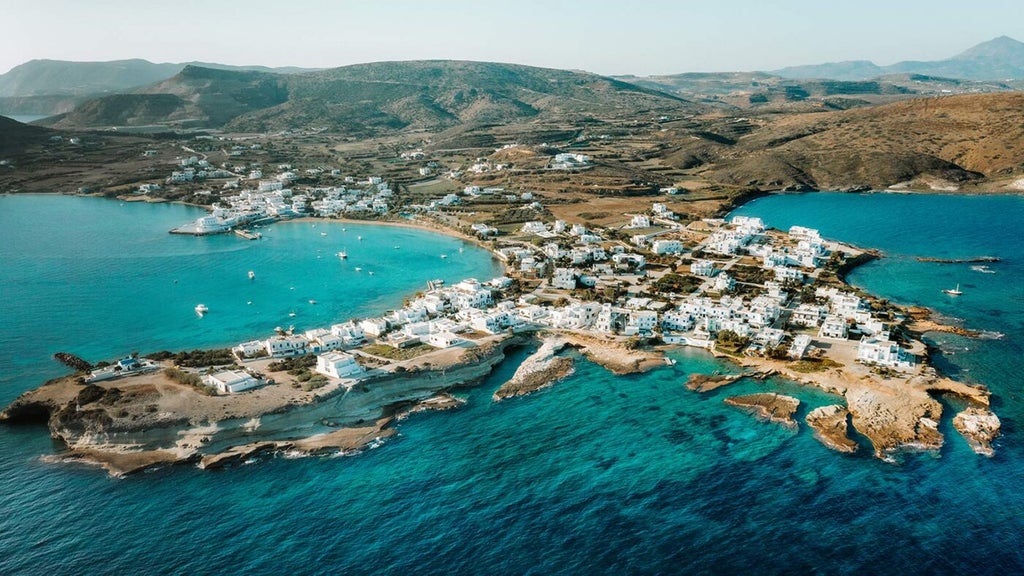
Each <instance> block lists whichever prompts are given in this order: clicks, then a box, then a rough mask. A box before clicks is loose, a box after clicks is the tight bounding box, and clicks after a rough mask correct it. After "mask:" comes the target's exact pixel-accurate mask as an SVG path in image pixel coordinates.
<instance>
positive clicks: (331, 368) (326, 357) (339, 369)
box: [316, 352, 363, 378]
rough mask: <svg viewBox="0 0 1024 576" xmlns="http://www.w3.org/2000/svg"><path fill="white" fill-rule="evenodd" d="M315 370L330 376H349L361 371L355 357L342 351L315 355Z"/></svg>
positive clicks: (361, 368)
mask: <svg viewBox="0 0 1024 576" xmlns="http://www.w3.org/2000/svg"><path fill="white" fill-rule="evenodd" d="M316 371H317V372H319V373H320V374H323V375H324V376H330V377H331V378H350V377H352V376H354V375H356V374H360V373H362V372H363V367H362V366H360V365H359V363H358V362H356V359H355V357H353V356H352V355H351V354H346V353H344V352H328V353H327V354H321V355H320V356H317V357H316Z"/></svg>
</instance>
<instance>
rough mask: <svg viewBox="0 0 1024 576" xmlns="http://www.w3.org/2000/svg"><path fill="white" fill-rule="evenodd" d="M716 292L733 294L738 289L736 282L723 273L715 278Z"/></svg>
mask: <svg viewBox="0 0 1024 576" xmlns="http://www.w3.org/2000/svg"><path fill="white" fill-rule="evenodd" d="M714 288H715V291H716V292H731V291H732V290H733V289H734V288H736V281H735V280H733V278H732V276H729V274H728V273H727V272H722V273H721V274H719V275H718V276H717V277H716V278H715V286H714Z"/></svg>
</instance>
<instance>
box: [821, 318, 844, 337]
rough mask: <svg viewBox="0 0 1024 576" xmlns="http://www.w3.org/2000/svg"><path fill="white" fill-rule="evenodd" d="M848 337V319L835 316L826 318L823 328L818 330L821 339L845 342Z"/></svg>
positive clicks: (822, 324) (822, 323)
mask: <svg viewBox="0 0 1024 576" xmlns="http://www.w3.org/2000/svg"><path fill="white" fill-rule="evenodd" d="M848 336H849V326H848V325H847V324H846V319H845V318H843V317H842V316H837V315H835V314H829V315H828V316H826V317H825V319H824V320H823V321H822V322H821V328H818V337H819V338H832V339H835V340H845V339H846V338H847V337H848Z"/></svg>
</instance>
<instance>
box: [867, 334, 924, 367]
mask: <svg viewBox="0 0 1024 576" xmlns="http://www.w3.org/2000/svg"><path fill="white" fill-rule="evenodd" d="M857 360H860V361H861V362H864V363H866V364H875V365H877V366H886V367H889V368H911V367H913V366H914V361H915V358H914V355H913V354H910V353H909V352H907V351H906V350H904V349H903V348H901V347H900V346H899V344H897V343H896V342H893V341H892V340H882V339H880V338H875V337H871V336H864V337H863V338H861V340H860V344H858V345H857Z"/></svg>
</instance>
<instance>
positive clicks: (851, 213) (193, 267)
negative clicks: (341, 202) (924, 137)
mask: <svg viewBox="0 0 1024 576" xmlns="http://www.w3.org/2000/svg"><path fill="white" fill-rule="evenodd" d="M200 213H201V212H199V211H197V210H195V209H192V208H187V207H182V206H173V205H143V204H121V203H118V202H112V201H105V200H98V199H87V198H72V197H58V196H24V197H22V196H7V197H0V320H2V321H3V330H2V331H0V402H4V403H6V402H8V401H10V400H11V399H13V398H14V397H16V396H17V395H18V394H19V393H20V392H22V391H24V390H26V389H29V388H31V387H34V386H35V385H36V384H38V382H39V381H41V380H43V379H46V378H49V377H52V376H55V375H58V374H60V373H61V372H62V369H61V367H60V366H59V365H57V364H56V363H55V362H53V361H52V360H50V358H49V357H50V355H51V354H52V353H53V352H55V351H58V350H66V351H70V352H74V353H76V354H79V355H82V356H84V357H86V358H89V359H92V360H96V359H100V358H111V357H115V356H117V355H119V354H122V353H125V352H129V351H132V350H140V351H143V352H145V351H149V350H155V349H163V348H167V349H172V350H173V349H180V348H183V347H192V346H212V345H221V344H230V343H234V342H236V341H239V340H242V339H248V338H253V337H258V336H262V335H264V334H266V333H267V332H268V331H270V330H271V329H272V328H273V327H274V326H278V325H287V324H294V325H295V326H296V327H297V328H299V329H304V328H309V327H314V326H319V325H326V324H328V323H330V322H333V321H336V320H341V319H344V318H346V317H349V316H365V315H369V314H374V313H379V312H381V311H383V310H385V309H387V308H390V307H393V306H396V305H398V304H400V303H401V300H402V298H403V297H405V296H408V295H410V294H411V293H412V292H414V291H415V290H418V289H421V288H422V287H423V286H424V283H425V281H426V280H428V279H432V278H437V277H440V278H444V279H446V280H455V279H458V278H461V277H465V276H477V277H480V278H486V277H488V276H492V275H494V274H496V273H497V272H498V268H497V267H496V265H495V263H494V262H493V261H492V260H491V259H490V257H489V256H488V255H487V254H486V253H485V252H483V251H481V250H479V249H477V248H474V247H472V246H468V245H467V246H463V245H462V243H461V242H460V241H458V240H454V239H450V238H445V237H440V236H435V235H430V234H427V233H422V232H419V231H414V230H406V229H397V228H383V227H373V226H366V227H362V226H360V227H356V226H353V225H347V226H346V228H347V230H346V231H344V232H342V231H341V227H342V226H341V225H340V224H324V223H320V224H318V226H317V227H316V228H314V227H313V226H312V225H311V224H310V223H305V224H301V223H292V224H275V225H273V226H272V227H271V229H270V230H265V239H264V240H262V241H257V242H246V241H243V240H240V239H237V238H234V237H227V236H224V237H213V238H191V237H175V236H171V235H168V234H167V233H166V230H167V229H169V228H171V227H172V226H174V225H177V224H180V223H182V222H185V221H187V220H190V219H192V218H195V217H196V216H198V215H199V214H200ZM739 213H742V214H748V215H758V216H761V217H763V218H764V219H765V220H766V222H767V223H768V224H769V225H772V226H775V227H780V228H782V227H788V226H789V225H790V224H793V223H800V224H803V225H806V226H813V227H818V228H820V229H821V231H822V233H823V234H824V235H827V236H830V237H833V238H837V239H841V240H845V241H849V242H852V243H856V244H860V245H863V246H872V247H878V248H881V249H882V250H884V251H885V253H886V258H883V259H881V260H879V261H876V262H873V263H871V264H869V265H867V266H864V267H862V268H861V269H859V270H857V271H856V272H855V273H854V274H852V275H851V278H850V279H851V281H852V282H853V283H855V284H857V285H860V286H864V287H865V288H867V289H868V290H871V291H873V292H875V293H878V294H881V295H883V296H885V297H888V298H891V299H893V300H896V301H899V302H907V303H909V302H915V303H920V304H924V305H928V306H932V307H934V308H936V309H937V310H939V311H940V312H941V313H943V314H945V315H948V316H950V317H956V318H960V319H962V320H963V321H964V322H965V323H966V324H967V325H969V326H971V327H977V328H982V329H985V330H987V331H989V332H991V333H992V337H991V338H987V339H980V340H967V339H961V338H957V337H950V336H935V341H936V342H937V343H938V345H939V346H940V348H941V349H942V350H943V351H944V353H943V356H942V358H941V359H940V360H941V364H942V366H943V367H944V368H945V369H946V370H947V371H948V372H949V373H951V374H953V375H954V376H955V377H957V378H961V379H964V380H969V381H977V382H984V383H986V384H988V385H989V386H990V387H991V389H992V391H993V393H994V395H995V400H996V401H995V410H996V411H997V412H998V414H999V415H1000V417H1001V418H1002V420H1003V426H1004V431H1005V432H1006V435H1005V436H1004V437H1003V438H1001V439H1000V440H999V441H998V442H997V445H996V449H997V455H996V456H995V457H994V458H991V459H987V458H983V457H979V456H977V455H975V454H974V453H972V452H971V451H970V450H969V448H968V447H967V446H966V443H965V442H964V441H963V440H962V439H960V438H959V436H957V435H956V434H955V432H953V431H952V427H951V425H950V423H949V414H947V415H946V417H945V418H944V419H943V422H942V423H941V426H940V428H941V430H942V431H943V432H945V433H946V435H947V443H946V446H945V447H944V448H943V449H942V451H941V452H940V453H939V454H937V455H934V454H919V455H911V456H908V457H907V458H906V459H905V461H904V462H903V463H902V464H900V465H893V464H887V463H883V462H880V461H877V460H875V459H873V458H871V457H870V456H869V455H867V454H861V455H855V456H843V455H839V454H836V453H834V452H830V451H829V450H827V449H826V448H824V447H823V446H821V445H820V444H819V443H818V442H817V441H815V440H814V439H813V437H812V435H811V434H810V433H809V431H808V430H807V429H806V427H802V428H801V429H800V430H799V431H798V432H796V433H790V432H786V431H785V430H783V429H781V428H779V427H775V426H771V425H768V424H763V423H759V422H757V421H755V420H753V419H752V418H750V417H749V416H747V415H745V414H743V413H741V412H739V411H737V410H734V409H732V408H730V407H728V406H725V405H723V404H722V398H724V397H725V396H728V395H733V394H737V393H742V392H749V391H754V390H759V389H763V388H765V387H766V386H768V385H766V384H761V383H756V382H741V383H739V384H737V385H735V386H733V387H729V388H725V389H722V390H719V391H716V392H713V393H710V394H706V395H698V394H696V393H693V392H689V391H687V390H686V389H685V388H684V387H683V385H682V384H683V382H684V381H685V379H686V376H687V374H689V373H692V372H709V371H712V370H716V369H720V370H730V367H729V366H728V365H723V364H719V363H718V361H716V360H714V359H712V358H710V357H708V356H707V355H705V354H702V353H700V352H693V351H680V352H677V353H675V354H674V357H675V358H677V359H678V360H679V361H678V363H677V364H676V365H675V366H672V367H667V366H666V367H664V368H661V369H658V370H655V371H654V372H652V373H649V374H646V375H639V376H628V377H614V376H611V375H610V374H608V373H607V372H605V371H604V370H603V369H602V368H600V367H598V366H595V365H593V364H590V363H587V362H580V363H578V364H577V371H576V373H575V374H574V375H573V376H571V377H570V378H568V379H566V380H564V381H563V382H561V383H559V384H558V385H556V386H554V387H551V388H548V389H546V390H545V391H542V392H540V393H537V394H534V395H532V396H528V397H524V398H518V399H513V400H509V401H505V402H501V403H498V404H494V403H492V402H491V400H490V396H491V394H492V392H493V391H494V389H495V388H496V387H497V386H499V385H500V383H501V382H502V381H503V380H504V379H507V378H508V377H509V376H510V375H511V373H512V372H513V371H514V370H515V365H516V362H515V361H516V360H517V359H519V358H522V357H523V356H524V355H525V354H526V353H527V352H528V351H525V350H521V351H519V352H517V353H516V354H515V355H514V357H513V358H511V359H510V361H508V362H506V363H504V364H502V365H500V366H499V367H498V369H497V370H496V371H495V373H494V374H493V375H492V377H490V378H489V379H488V380H487V381H486V382H484V383H483V384H482V385H480V386H479V387H477V388H475V389H472V390H469V391H466V392H464V394H465V396H466V397H467V398H468V400H469V401H468V404H467V406H466V407H465V408H464V409H462V410H459V411H456V412H448V413H426V414H420V415H415V416H413V417H411V418H409V419H408V420H406V421H404V422H402V423H401V424H400V425H399V431H400V434H399V436H398V437H397V438H395V439H393V440H391V441H389V442H387V443H385V444H383V445H382V446H380V447H379V448H376V449H373V450H369V451H367V452H365V453H363V454H360V455H356V456H350V457H338V458H304V459H287V458H270V459H267V460H265V461H263V462H259V463H257V464H253V465H247V466H241V467H238V468H234V469H229V470H225V471H219V472H203V471H200V470H197V469H193V468H190V467H176V468H169V469H162V470H158V471H155V472H152V473H147V474H142V475H138V476H134V477H129V478H126V479H121V480H114V479H110V478H108V477H107V476H106V475H105V474H104V473H102V472H100V471H98V470H96V469H92V468H88V467H84V466H79V465H71V464H53V463H47V462H44V461H43V460H41V458H40V457H41V456H42V455H47V454H53V453H54V452H55V451H56V450H57V449H58V446H55V445H54V443H53V442H52V441H51V440H49V438H48V437H47V435H46V433H45V429H43V428H39V427H0V455H2V457H0V509H2V510H3V511H4V514H3V515H2V516H0V573H2V574H224V573H228V574H234V573H245V574H281V573H292V574H342V573H344V574H368V573H388V574H392V573H394V574H553V573H558V574H624V573H629V574H677V573H678V574H701V573H714V574H750V573H755V574H794V573H824V574H852V573H856V574H898V573H927V574H965V573H970V574H1013V573H1021V572H1022V571H1024V494H1022V491H1021V487H1022V480H1024V465H1022V462H1024V460H1022V457H1024V447H1022V443H1021V431H1020V430H1019V423H1020V422H1021V421H1022V418H1024V398H1022V392H1024V391H1022V387H1024V378H1022V377H1021V376H1020V374H1021V373H1022V371H1024V360H1022V358H1024V354H1022V349H1021V343H1022V342H1024V240H1022V238H1024V235H1022V234H1021V233H1020V230H1019V225H1020V223H1021V222H1022V221H1024V198H1020V197H952V196H911V195H887V194H886V195H883V194H876V195H840V194H804V195H792V196H776V197H771V198H764V199H760V200H757V201H755V202H753V203H751V204H749V205H747V206H745V207H743V208H742V209H741V210H740V211H739ZM321 232H324V233H326V234H327V235H326V236H321ZM355 235H361V236H363V238H364V239H363V241H361V242H360V241H358V240H355V239H354V236H355ZM394 246H400V248H399V249H395V248H394ZM459 247H463V248H464V252H461V253H460V252H459V251H458V248H459ZM342 248H345V249H347V251H348V252H349V254H350V262H349V263H341V262H340V261H339V260H338V259H337V258H336V257H334V256H332V254H334V253H335V252H337V251H338V250H340V249H342ZM442 253H445V254H449V257H448V258H446V259H443V260H442V259H441V258H440V254H442ZM979 255H994V256H999V257H1001V258H1002V259H1003V260H1002V261H1001V262H999V263H997V264H993V265H991V269H992V270H994V271H995V274H985V273H981V272H976V271H973V270H971V269H970V266H969V265H954V264H926V263H920V262H917V261H915V260H914V257H915V256H936V257H947V258H961V257H972V256H979ZM318 256H320V257H319V258H318ZM355 266H361V267H362V268H363V269H364V272H362V273H359V274H357V273H355V272H354V270H352V268H353V267H355ZM248 270H253V271H254V272H255V273H256V279H255V280H254V281H252V282H250V281H249V280H248V278H247V277H246V272H247V271H248ZM369 270H374V271H375V274H374V276H372V277H371V276H369V275H368V274H366V271H369ZM175 281H176V282H175ZM957 282H959V283H960V284H961V289H963V290H964V292H965V294H964V295H963V296H961V297H960V298H958V299H951V298H949V297H947V296H945V295H944V294H942V292H941V289H942V288H947V287H951V286H953V285H955V284H956V283H957ZM293 288H294V289H293ZM310 299H315V300H316V301H317V304H315V305H313V304H309V300H310ZM249 301H252V304H248V303H247V302H249ZM199 302H203V303H205V304H207V305H208V306H209V307H210V310H211V311H210V313H209V314H208V315H207V316H206V317H205V318H201V319H200V318H197V317H196V316H195V314H194V313H193V311H192V308H193V307H194V306H195V304H197V303H199ZM291 312H294V313H295V316H294V317H291V316H289V313H291ZM996 334H1003V335H1004V336H1002V337H1001V338H997V337H995V336H996ZM772 386H773V387H775V386H781V387H782V388H783V389H784V390H785V391H786V392H787V393H790V394H793V395H795V396H797V397H799V398H801V399H802V400H803V401H804V403H805V404H804V406H803V407H802V409H801V416H802V415H803V414H806V411H807V410H809V409H810V408H813V407H814V406H818V405H822V404H825V403H831V402H834V401H835V399H834V398H832V397H829V396H828V395H826V394H824V393H822V392H818V391H816V390H813V389H807V388H802V387H799V386H797V385H793V384H785V383H775V384H772ZM946 404H947V406H948V407H949V408H950V409H951V410H952V409H953V408H955V407H956V403H955V402H953V401H947V402H946Z"/></svg>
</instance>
